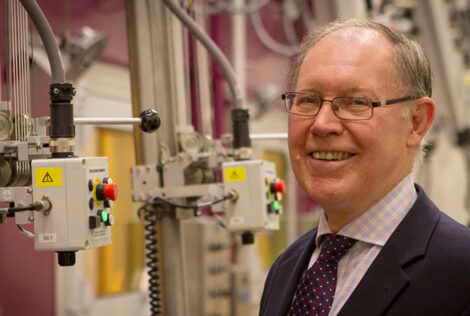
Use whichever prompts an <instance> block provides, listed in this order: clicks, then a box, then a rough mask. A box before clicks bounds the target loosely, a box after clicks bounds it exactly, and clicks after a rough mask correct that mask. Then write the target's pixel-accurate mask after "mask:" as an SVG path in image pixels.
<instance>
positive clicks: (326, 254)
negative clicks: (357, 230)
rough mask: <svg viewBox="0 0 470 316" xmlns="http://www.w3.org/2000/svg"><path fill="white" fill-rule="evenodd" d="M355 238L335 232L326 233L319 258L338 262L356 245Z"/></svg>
mask: <svg viewBox="0 0 470 316" xmlns="http://www.w3.org/2000/svg"><path fill="white" fill-rule="evenodd" d="M355 242H356V240H355V239H352V238H349V237H345V236H338V235H333V234H328V235H325V237H324V238H323V241H322V244H321V251H320V256H319V258H318V259H319V260H324V261H327V262H338V261H339V260H340V259H341V257H342V256H344V255H345V254H346V252H347V251H348V250H349V248H351V247H352V245H354V243H355Z"/></svg>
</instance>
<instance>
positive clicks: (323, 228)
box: [315, 174, 417, 247]
mask: <svg viewBox="0 0 470 316" xmlns="http://www.w3.org/2000/svg"><path fill="white" fill-rule="evenodd" d="M416 198H417V193H416V189H415V187H414V183H413V177H412V175H411V174H409V175H408V176H407V177H405V178H404V179H403V180H402V181H401V182H400V183H399V184H398V185H397V186H396V187H395V188H393V190H392V191H390V192H389V193H388V194H387V195H386V196H385V197H384V198H383V199H381V200H380V201H379V202H377V203H376V204H374V205H373V206H371V207H370V208H369V209H367V210H366V211H365V212H364V213H362V214H361V215H360V216H359V217H357V218H356V219H354V220H353V221H352V222H350V223H349V224H347V225H346V226H344V227H343V228H342V229H341V230H340V231H339V232H338V235H342V236H346V237H350V238H354V239H356V240H359V241H363V242H367V243H371V244H374V245H378V246H383V245H385V243H386V242H387V240H388V238H389V237H390V236H391V235H392V233H393V232H394V231H395V228H396V227H397V226H398V224H400V222H401V221H402V219H403V218H404V217H405V215H406V214H407V213H408V211H409V210H410V209H411V207H412V206H413V204H414V202H415V201H416ZM331 233H332V232H331V230H330V228H329V227H328V221H327V219H326V215H325V212H324V211H322V212H321V214H320V222H319V224H318V232H317V236H316V239H315V243H316V245H317V247H318V246H319V245H320V243H321V239H322V237H323V236H324V235H326V234H331Z"/></svg>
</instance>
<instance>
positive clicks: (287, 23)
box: [282, 11, 300, 46]
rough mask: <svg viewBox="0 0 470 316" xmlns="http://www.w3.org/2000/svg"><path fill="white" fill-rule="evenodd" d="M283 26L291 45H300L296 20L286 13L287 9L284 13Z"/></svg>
mask: <svg viewBox="0 0 470 316" xmlns="http://www.w3.org/2000/svg"><path fill="white" fill-rule="evenodd" d="M282 27H283V29H284V34H285V35H286V38H287V41H288V42H289V44H290V45H293V46H299V45H300V41H299V38H298V36H297V33H296V32H295V28H294V22H293V21H292V20H291V19H290V17H289V16H288V15H287V14H286V12H285V11H283V13H282Z"/></svg>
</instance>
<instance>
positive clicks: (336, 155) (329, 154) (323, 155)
mask: <svg viewBox="0 0 470 316" xmlns="http://www.w3.org/2000/svg"><path fill="white" fill-rule="evenodd" d="M312 156H313V158H315V159H321V160H344V159H348V158H349V157H352V156H353V154H351V153H345V152H337V151H314V152H313V153H312Z"/></svg>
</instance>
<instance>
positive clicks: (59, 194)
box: [31, 157, 117, 251]
mask: <svg viewBox="0 0 470 316" xmlns="http://www.w3.org/2000/svg"><path fill="white" fill-rule="evenodd" d="M31 165H32V171H33V201H39V200H42V199H49V201H50V203H51V205H52V207H51V209H50V211H49V212H43V211H41V212H34V235H35V237H34V248H35V249H36V250H48V251H76V250H81V249H88V248H96V247H101V246H105V245H109V244H111V227H110V226H111V225H112V224H113V222H114V217H113V216H112V215H111V214H110V212H109V210H108V209H107V208H109V203H107V201H106V199H104V198H99V196H98V197H97V189H98V188H99V185H101V186H103V185H104V183H106V182H107V181H108V179H109V178H108V175H109V171H108V159H107V158H106V157H89V158H64V159H41V160H33V161H32V162H31ZM116 194H117V193H116Z"/></svg>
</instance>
